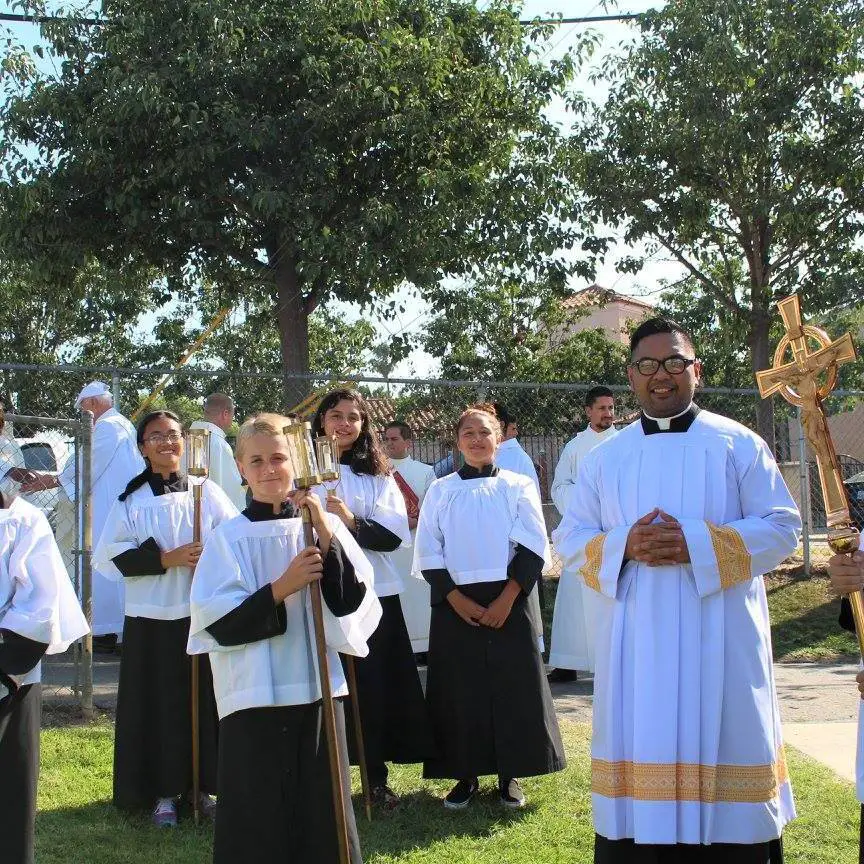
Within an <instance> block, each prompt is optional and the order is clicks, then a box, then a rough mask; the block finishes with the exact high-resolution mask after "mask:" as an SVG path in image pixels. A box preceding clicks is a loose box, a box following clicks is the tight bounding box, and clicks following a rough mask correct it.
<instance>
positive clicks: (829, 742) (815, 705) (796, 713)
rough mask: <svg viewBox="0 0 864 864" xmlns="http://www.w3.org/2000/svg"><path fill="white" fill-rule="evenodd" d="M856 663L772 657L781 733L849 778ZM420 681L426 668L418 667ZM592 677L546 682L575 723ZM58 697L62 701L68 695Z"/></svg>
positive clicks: (58, 676) (587, 703)
mask: <svg viewBox="0 0 864 864" xmlns="http://www.w3.org/2000/svg"><path fill="white" fill-rule="evenodd" d="M857 670H858V664H857V663H775V664H774V678H775V681H776V683H777V696H778V699H779V702H780V714H781V717H782V720H783V737H784V740H785V741H786V743H788V744H789V745H791V746H793V747H796V748H797V749H798V750H800V751H801V752H803V753H806V754H807V755H808V756H810V757H812V758H813V759H816V760H818V761H819V762H821V763H822V764H824V765H827V766H828V767H829V768H831V769H832V770H833V771H835V772H836V773H837V774H838V775H839V776H841V777H842V778H844V779H845V780H848V781H850V782H854V780H855V749H856V740H857V721H858V703H859V702H860V698H859V695H858V688H857V686H856V683H855V674H856V672H857ZM119 675H120V658H119V657H118V656H117V655H112V654H107V655H106V654H96V655H94V663H93V701H94V702H95V704H96V705H97V707H99V708H103V709H106V710H113V708H114V706H115V705H116V702H117V681H118V679H119ZM73 676H74V666H73V664H72V661H71V656H68V655H60V656H59V657H49V658H48V659H47V660H46V661H45V663H44V664H43V683H44V697H45V701H46V704H50V703H51V702H52V700H53V699H54V696H53V691H56V690H58V689H59V688H62V689H63V690H67V688H68V687H69V686H70V685H71V684H72V680H73ZM420 676H421V679H422V681H423V682H424V684H425V680H426V670H425V668H423V669H421V670H420ZM593 693H594V681H593V678H592V677H591V676H590V675H584V676H583V675H581V674H580V676H579V680H578V681H575V682H573V683H572V684H556V685H554V686H553V687H552V696H553V698H554V700H555V708H556V710H557V711H558V714H559V715H560V716H561V717H564V718H566V719H568V720H572V721H574V722H577V723H590V722H591V705H592V701H593ZM62 701H68V697H66V698H63V699H62Z"/></svg>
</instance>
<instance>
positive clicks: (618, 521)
mask: <svg viewBox="0 0 864 864" xmlns="http://www.w3.org/2000/svg"><path fill="white" fill-rule="evenodd" d="M630 350H631V362H630V364H629V367H628V376H629V379H630V386H631V387H632V389H633V392H634V393H635V394H636V396H637V398H638V399H639V402H640V404H641V406H642V417H641V419H640V420H639V421H638V422H636V423H633V424H632V425H631V426H628V427H627V428H626V429H624V430H623V431H621V432H619V433H618V435H616V436H615V437H614V438H613V439H612V440H611V441H607V442H605V443H604V444H603V445H602V446H601V447H598V448H597V449H595V450H593V451H592V452H591V453H589V454H588V456H587V457H586V458H585V461H584V463H583V465H582V468H581V471H580V473H579V476H578V477H577V481H576V489H575V490H574V494H573V495H572V496H571V498H570V503H569V506H568V509H567V514H566V516H565V517H564V521H563V522H562V523H561V525H560V526H559V528H558V529H557V530H556V532H555V535H554V540H555V544H556V546H557V548H558V551H559V553H560V554H561V556H562V557H563V558H564V559H565V561H566V563H567V565H568V566H569V567H575V568H577V569H578V570H579V571H580V573H581V576H582V579H583V580H584V582H585V584H586V585H587V586H588V587H589V588H591V589H593V590H594V591H595V592H597V594H598V597H599V599H600V602H599V603H598V604H597V605H598V613H597V618H598V620H597V637H596V671H595V678H594V724H593V741H592V748H591V750H592V753H591V755H592V801H593V809H594V826H595V830H596V837H595V851H594V861H595V862H596V864H619V862H620V864H623V862H628V864H629V862H637V861H638V862H646V861H650V862H655V864H667V862H676V864H677V862H687V864H690V862H694V864H696V862H698V864H703V862H712V864H714V862H726V861H734V862H735V864H769V862H770V864H779V862H781V861H782V857H783V850H782V843H781V839H780V838H781V833H782V831H783V826H784V825H785V824H786V823H787V822H788V821H789V820H790V819H792V818H793V817H794V816H795V806H794V803H793V801H792V789H791V786H790V784H789V775H788V773H787V770H786V762H785V759H784V755H783V742H782V738H781V732H780V719H779V718H780V712H779V710H778V707H777V697H776V690H775V686H774V678H773V672H772V666H771V635H770V627H769V621H768V606H767V601H766V595H765V586H764V584H763V581H762V574H764V573H766V572H768V571H769V570H771V569H773V568H774V567H776V566H777V565H778V564H779V563H780V562H781V561H783V560H784V559H785V558H786V556H787V555H789V554H790V553H791V552H792V551H794V549H795V548H796V546H797V543H798V533H799V531H800V528H801V519H800V517H799V515H798V511H797V509H796V507H795V504H794V502H793V500H792V498H791V496H790V495H789V491H788V490H787V488H786V486H785V484H784V483H783V479H782V477H781V476H780V472H779V470H778V468H777V465H776V463H775V462H774V459H773V458H772V456H771V454H770V452H769V451H768V448H767V447H766V446H765V443H764V442H763V441H762V440H761V439H760V438H759V437H758V436H756V435H755V434H754V433H753V432H751V431H750V430H748V429H746V428H745V427H743V426H741V425H739V424H738V423H735V422H734V421H732V420H728V419H727V418H725V417H721V416H719V415H717V414H713V413H710V412H708V411H700V409H699V408H698V407H697V406H696V405H695V404H694V403H693V394H694V391H695V388H696V385H697V384H698V381H699V374H700V371H701V368H700V363H699V361H698V360H697V359H696V356H695V353H694V349H693V344H692V342H691V340H690V337H689V336H688V335H687V333H686V332H684V330H683V329H682V328H681V327H680V326H679V325H677V324H675V323H674V322H672V321H668V320H665V319H657V318H654V319H650V320H648V321H646V322H644V323H643V324H642V325H640V327H639V328H638V329H637V330H636V331H635V333H634V334H633V336H632V338H631V343H630Z"/></svg>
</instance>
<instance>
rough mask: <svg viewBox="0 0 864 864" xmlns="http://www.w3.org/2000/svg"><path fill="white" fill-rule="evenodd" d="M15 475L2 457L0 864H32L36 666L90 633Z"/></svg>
mask: <svg viewBox="0 0 864 864" xmlns="http://www.w3.org/2000/svg"><path fill="white" fill-rule="evenodd" d="M2 428H3V410H2V406H0V429H2ZM14 467H15V466H14V465H13V463H12V462H11V461H10V462H7V461H5V460H4V458H3V456H2V455H0V849H2V854H0V858H2V860H3V862H4V864H33V861H34V860H35V858H34V849H33V836H34V830H35V824H36V785H37V780H38V777H39V721H40V717H41V714H42V689H41V685H40V683H39V682H40V680H41V659H42V656H43V655H44V654H61V653H62V652H63V651H65V650H66V649H67V648H68V647H69V646H70V645H71V644H72V643H73V642H74V641H75V640H76V639H79V638H80V637H81V636H84V635H85V634H86V633H87V629H88V628H87V621H86V620H85V618H84V614H83V612H82V611H81V607H80V606H79V605H78V598H77V597H76V596H75V590H74V588H73V587H72V583H71V582H70V581H69V576H68V574H67V573H66V568H65V567H64V566H63V560H62V558H61V557H60V550H59V549H58V548H57V544H56V543H55V542H54V535H53V534H52V533H51V528H50V526H49V525H48V520H47V519H46V518H45V516H44V515H43V514H42V512H41V511H40V510H38V509H37V508H36V507H34V506H33V505H32V504H30V503H28V502H27V501H25V500H24V499H22V498H18V497H17V496H16V491H17V485H18V484H17V481H10V480H9V477H10V476H11V474H12V470H13V468H14Z"/></svg>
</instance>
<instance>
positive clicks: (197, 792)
mask: <svg viewBox="0 0 864 864" xmlns="http://www.w3.org/2000/svg"><path fill="white" fill-rule="evenodd" d="M186 465H187V471H186V473H187V475H188V476H189V478H190V483H191V485H192V503H193V517H192V541H193V542H194V543H200V542H201V493H202V491H203V487H204V481H205V480H206V479H207V475H208V474H209V473H210V431H209V430H208V429H189V430H188V431H187V432H186ZM193 477H194V478H195V482H192V480H191V478H193ZM199 659H200V658H199V657H198V655H197V654H193V655H192V812H193V814H194V817H195V824H196V825H199V824H200V822H201V718H200V713H201V712H200V703H199V699H198V687H199V681H200V677H201V670H200V666H199Z"/></svg>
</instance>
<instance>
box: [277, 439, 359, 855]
mask: <svg viewBox="0 0 864 864" xmlns="http://www.w3.org/2000/svg"><path fill="white" fill-rule="evenodd" d="M283 431H284V433H285V437H286V438H287V439H288V441H289V443H290V444H291V450H292V453H293V456H294V462H295V464H294V486H295V487H296V488H297V489H310V488H311V487H313V486H318V485H319V484H320V483H321V475H320V473H319V471H318V460H317V458H316V455H315V447H314V446H313V444H312V427H311V425H310V424H309V423H293V424H292V425H291V426H286V427H285V428H284V430H283ZM300 515H301V517H302V519H303V540H304V543H305V544H306V546H307V547H308V546H314V545H315V535H314V533H313V532H312V514H311V513H310V512H309V508H308V507H307V506H304V507H301V508H300ZM309 596H310V598H311V600H312V622H313V624H314V628H315V649H316V653H317V656H318V679H319V681H320V684H321V712H322V716H323V719H324V732H325V735H326V738H327V753H328V756H329V761H330V785H331V787H332V789H333V813H334V816H335V819H336V837H337V840H338V842H339V864H350V853H349V850H348V823H347V821H346V818H345V796H344V794H343V790H342V760H341V758H340V753H339V742H338V739H337V737H336V712H335V710H334V708H333V692H332V690H331V689H330V667H329V663H328V661H327V642H326V640H325V637H324V607H323V604H322V600H321V586H320V585H319V584H318V582H317V581H313V582H310V583H309Z"/></svg>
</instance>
